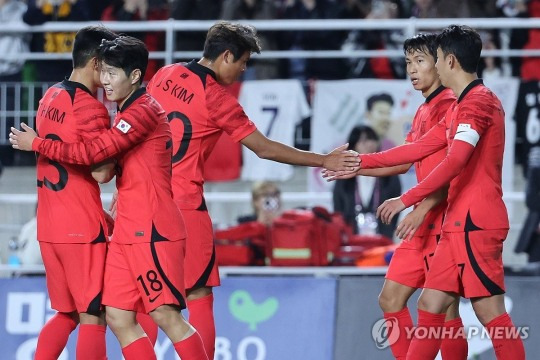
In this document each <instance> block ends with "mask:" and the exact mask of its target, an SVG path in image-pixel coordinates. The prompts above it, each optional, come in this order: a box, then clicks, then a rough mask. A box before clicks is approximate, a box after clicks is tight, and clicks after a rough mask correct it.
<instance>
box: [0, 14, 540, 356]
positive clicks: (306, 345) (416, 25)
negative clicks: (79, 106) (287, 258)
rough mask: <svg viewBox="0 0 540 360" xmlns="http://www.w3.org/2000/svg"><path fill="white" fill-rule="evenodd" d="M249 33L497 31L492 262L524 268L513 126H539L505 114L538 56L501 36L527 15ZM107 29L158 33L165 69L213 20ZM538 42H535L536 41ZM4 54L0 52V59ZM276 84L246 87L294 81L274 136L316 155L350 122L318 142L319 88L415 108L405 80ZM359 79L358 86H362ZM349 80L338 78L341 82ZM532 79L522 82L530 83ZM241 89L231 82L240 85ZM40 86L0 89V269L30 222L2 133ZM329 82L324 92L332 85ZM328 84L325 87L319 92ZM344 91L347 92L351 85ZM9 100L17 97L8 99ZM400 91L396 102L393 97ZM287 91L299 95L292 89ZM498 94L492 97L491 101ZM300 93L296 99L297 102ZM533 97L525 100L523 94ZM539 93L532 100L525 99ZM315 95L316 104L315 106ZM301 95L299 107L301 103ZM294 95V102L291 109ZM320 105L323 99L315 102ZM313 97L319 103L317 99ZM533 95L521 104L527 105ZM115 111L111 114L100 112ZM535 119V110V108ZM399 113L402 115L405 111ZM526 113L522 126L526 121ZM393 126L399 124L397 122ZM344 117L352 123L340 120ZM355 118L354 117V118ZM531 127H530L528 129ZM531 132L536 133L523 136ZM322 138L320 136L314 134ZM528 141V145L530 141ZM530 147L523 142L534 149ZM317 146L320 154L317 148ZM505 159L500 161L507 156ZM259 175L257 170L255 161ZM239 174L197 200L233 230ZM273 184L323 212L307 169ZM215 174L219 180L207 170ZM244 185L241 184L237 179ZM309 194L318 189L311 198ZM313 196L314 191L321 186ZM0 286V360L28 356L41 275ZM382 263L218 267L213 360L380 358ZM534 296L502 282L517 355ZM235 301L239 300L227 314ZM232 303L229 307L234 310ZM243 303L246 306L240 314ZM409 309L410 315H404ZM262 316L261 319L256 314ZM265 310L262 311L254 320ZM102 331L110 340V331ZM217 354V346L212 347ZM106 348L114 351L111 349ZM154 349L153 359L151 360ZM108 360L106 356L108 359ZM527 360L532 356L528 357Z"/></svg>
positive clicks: (476, 345)
mask: <svg viewBox="0 0 540 360" xmlns="http://www.w3.org/2000/svg"><path fill="white" fill-rule="evenodd" d="M250 23H252V24H253V25H255V26H256V27H257V28H258V30H259V31H260V32H263V33H264V32H265V31H266V32H268V31H289V32H291V31H293V32H300V31H301V32H304V33H307V34H309V33H313V32H317V31H318V32H322V31H324V32H336V31H346V32H350V31H359V30H362V31H368V32H369V31H376V30H379V31H395V32H398V33H400V34H401V38H406V37H408V36H411V35H413V34H415V33H417V32H418V31H422V30H428V29H429V30H435V31H436V30H437V29H441V28H443V27H444V26H446V25H449V24H452V23H459V24H467V25H470V26H473V27H475V28H477V29H484V30H485V29H487V30H490V29H497V30H498V31H499V35H500V37H501V39H502V41H501V46H500V48H499V49H491V50H485V51H484V52H483V55H484V56H494V57H497V58H499V59H501V70H502V76H501V78H500V79H498V80H496V81H495V82H497V81H499V84H500V85H499V87H500V88H501V91H507V92H509V94H506V95H507V98H508V99H509V100H508V104H511V105H509V106H510V108H506V112H507V134H510V135H509V136H508V140H509V143H508V146H507V148H506V155H507V157H506V158H505V167H506V168H505V180H504V191H505V200H506V202H507V205H508V208H509V212H510V218H511V231H510V236H509V238H508V240H507V243H506V245H505V251H504V253H503V257H504V260H505V263H506V265H507V266H515V267H520V266H524V265H525V264H526V263H527V256H526V255H524V254H515V253H514V252H513V249H514V246H515V242H516V239H517V236H518V234H519V232H520V230H521V226H522V224H523V221H524V218H525V215H526V213H527V210H526V207H525V204H524V199H525V195H524V189H525V185H526V179H524V177H523V170H522V166H521V165H520V164H521V163H523V155H522V150H523V149H522V148H523V142H524V141H527V139H526V137H523V136H521V137H520V135H523V134H524V129H525V130H526V128H527V121H530V124H532V125H529V126H533V127H534V125H535V124H536V123H538V122H539V120H538V119H535V118H531V117H530V116H527V117H526V119H523V118H514V116H513V114H514V112H515V110H516V105H517V103H518V99H519V98H520V97H521V96H523V95H522V94H521V93H520V88H522V90H523V88H525V85H527V84H529V82H527V80H530V79H524V78H523V77H520V76H511V75H519V73H518V74H512V62H513V60H514V59H515V58H523V57H526V56H539V55H540V50H537V49H523V48H520V49H518V48H512V47H511V46H510V41H505V40H504V39H506V40H509V39H510V37H511V30H512V29H513V30H514V31H516V29H521V30H523V29H535V28H540V21H538V20H537V19H534V18H531V19H516V18H500V17H499V18H482V19H477V18H474V19H473V18H459V19H395V20H378V21H360V20H331V21H330V20H328V19H318V20H263V21H250ZM86 24H87V23H80V22H50V23H46V24H44V25H37V26H33V27H29V26H26V25H24V24H20V25H15V26H13V27H11V26H10V27H9V28H7V27H5V26H2V27H0V36H1V35H2V34H18V33H27V34H34V33H35V34H39V33H46V32H50V31H62V32H67V31H76V30H77V29H79V28H80V27H82V26H84V25H86ZM105 24H106V26H108V27H110V28H112V29H113V30H117V31H121V32H125V33H128V34H129V33H130V32H134V31H137V32H141V31H144V32H146V31H159V32H160V33H161V34H162V35H163V34H164V36H163V39H164V44H165V47H164V48H163V49H161V50H162V51H152V52H151V58H153V59H162V60H163V61H164V62H165V63H171V62H173V61H176V60H178V59H188V58H198V57H200V51H180V50H179V49H177V48H176V47H177V46H176V45H177V43H176V41H175V37H176V38H178V37H182V36H183V35H184V34H189V33H190V31H196V30H199V31H204V30H206V29H207V28H208V27H209V26H211V24H213V21H195V20H191V21H145V22H110V23H105ZM539 47H540V46H539ZM2 56H5V55H0V57H2ZM402 56H403V54H402V51H401V50H400V48H399V46H398V47H395V48H390V47H389V48H385V49H380V50H369V49H351V48H347V47H339V48H338V47H337V46H332V47H331V48H320V49H309V50H306V49H304V50H299V49H285V50H283V49H281V50H270V51H264V50H263V53H262V54H261V55H260V56H255V57H254V58H255V59H259V60H264V59H281V61H288V60H290V59H306V58H310V59H330V60H331V59H358V58H360V59H362V58H363V59H370V58H375V59H377V58H389V59H399V58H401V57H402ZM19 58H21V59H26V60H27V61H32V60H36V59H41V60H46V61H58V60H60V59H69V58H70V54H69V53H39V52H24V53H20V54H19ZM282 80H283V81H285V83H275V82H274V83H272V82H267V81H266V82H265V81H260V80H250V82H249V86H251V87H252V88H254V89H257V88H259V89H260V88H264V87H265V86H266V88H267V89H270V90H269V91H275V92H276V93H281V92H284V91H285V90H284V89H290V88H291V87H292V88H294V87H295V86H298V84H299V85H300V88H301V89H303V90H304V93H303V94H302V95H303V96H304V98H305V100H307V101H308V105H309V111H308V112H306V111H299V112H298V115H297V116H293V115H294V113H293V112H290V113H287V114H289V115H291V116H288V117H285V118H284V122H285V123H286V126H285V129H284V130H283V131H284V133H283V134H281V136H283V138H287V137H288V141H289V142H290V143H292V144H296V145H297V146H301V147H304V148H307V147H308V146H309V145H311V149H313V150H316V151H328V150H331V148H329V146H331V145H332V144H334V143H335V142H337V143H339V141H340V139H339V136H341V137H346V134H347V133H348V128H347V127H349V128H350V126H352V124H348V125H344V126H343V127H341V128H340V129H337V130H334V133H333V134H334V135H335V136H334V137H335V138H334V137H332V138H331V139H329V140H330V141H331V142H332V143H331V144H330V143H325V142H324V139H323V140H320V141H319V140H317V137H320V135H319V134H317V131H321V126H322V127H324V126H325V123H326V124H327V123H328V122H329V121H328V119H329V118H330V117H331V114H329V113H330V112H331V108H328V106H331V104H332V103H334V106H335V103H336V102H339V99H337V100H336V99H330V100H328V96H324V95H321V94H324V91H330V93H334V94H346V93H347V92H348V91H350V96H351V97H353V99H356V101H357V102H358V103H359V104H362V105H359V106H360V108H359V109H357V111H358V113H361V112H362V109H361V107H362V106H363V102H362V99H364V98H365V97H366V95H367V91H366V92H364V91H363V89H370V91H372V92H374V93H375V92H377V91H378V90H377V89H379V88H380V89H386V90H388V91H393V92H396V94H397V96H402V97H403V98H406V97H407V96H410V97H411V99H416V100H411V101H409V102H407V103H406V104H405V103H404V101H400V102H398V103H399V104H400V106H401V107H399V106H398V107H397V108H396V109H395V111H394V112H395V115H396V116H395V118H396V119H397V115H399V114H400V113H403V112H406V111H405V110H407V109H408V110H409V112H410V109H414V107H415V105H414V104H416V106H417V105H418V104H419V101H421V98H420V99H418V97H416V98H414V97H415V96H417V95H418V94H413V95H411V92H412V89H411V87H410V84H409V83H408V82H407V81H406V80H396V79H395V80H366V79H354V80H346V79H330V80H328V81H325V80H319V81H317V80H314V79H304V78H302V79H299V78H296V79H287V80H285V79H282ZM351 81H352V82H354V83H355V85H354V86H355V87H356V88H357V89H359V90H358V91H354V90H352V91H351V83H350V82H351ZM363 81H365V82H366V83H362V82H363ZM348 82H349V83H348ZM534 82H536V81H534V80H533V81H531V83H534ZM247 84H248V82H246V81H244V82H243V83H242V85H240V89H239V92H240V99H241V100H242V95H241V89H242V88H243V87H245V86H246V85H247ZM48 85H50V83H47V82H32V83H30V82H17V83H13V82H2V83H0V105H1V108H0V122H1V127H0V145H1V147H0V149H1V152H2V153H1V157H0V159H2V161H3V162H4V165H7V166H5V168H4V174H3V175H2V177H1V178H0V260H1V263H2V264H6V263H7V262H8V257H9V254H10V249H9V242H10V240H11V239H13V238H15V237H16V236H17V234H18V232H19V230H20V228H21V226H22V224H24V223H25V222H26V221H27V220H28V219H30V218H31V217H32V215H33V212H34V207H35V200H36V197H35V186H34V184H35V174H34V169H33V168H32V166H31V164H32V161H33V160H32V157H31V156H26V155H24V154H19V153H14V152H12V151H11V150H10V149H9V147H8V146H7V145H6V144H7V131H6V130H7V127H8V124H10V123H9V121H13V122H14V124H15V125H16V126H18V125H19V124H20V122H21V121H25V122H27V123H30V124H33V116H34V111H35V104H36V101H37V100H38V99H39V97H40V96H41V93H42V92H43V91H44V89H46V88H47V86H48ZM332 86H335V88H332ZM325 87H326V88H330V90H328V89H326V90H325ZM355 87H352V88H353V89H354V88H355ZM7 94H13V95H14V99H15V102H14V105H15V106H14V107H9V106H8V101H7V97H8V96H7ZM17 94H18V95H17ZM400 94H401V95H400ZM297 95H298V94H297ZM499 96H501V95H499ZM301 97H302V96H300V98H301ZM533 97H535V96H534V95H533ZM536 98H538V96H536ZM325 99H326V100H325ZM305 100H304V101H305ZM301 101H302V100H299V102H301ZM324 101H329V102H328V103H324ZM319 102H322V103H319ZM537 102H538V100H537V101H535V102H534V103H533V104H532V105H531V106H530V108H536V107H537V106H538V104H537ZM110 109H111V111H114V109H113V107H110ZM536 114H537V112H536ZM409 115H410V114H409ZM529 118H531V119H532V120H531V119H529ZM253 120H254V121H255V122H256V123H257V124H258V126H264V121H266V120H267V119H264V118H263V119H261V120H258V119H255V118H254V119H253ZM401 120H403V121H402V122H398V121H396V125H395V129H396V133H395V136H396V138H399V137H400V136H401V137H403V132H404V131H405V130H406V124H407V122H406V119H401ZM401 120H400V121H401ZM351 121H353V120H351ZM353 122H354V121H353ZM533 130H534V129H533ZM534 131H536V130H534ZM322 133H326V132H324V131H322ZM537 141H538V140H537ZM533 145H534V144H533ZM317 146H319V148H317ZM509 154H510V155H509ZM262 166H263V168H264V165H262ZM242 170H243V169H241V168H239V169H238V171H239V172H238V173H237V174H236V175H230V176H233V177H234V176H237V177H240V178H239V179H237V180H233V181H226V182H222V181H210V182H208V183H207V184H206V187H205V189H206V192H207V194H208V195H207V201H208V204H209V209H210V213H211V215H212V218H213V220H214V222H215V223H216V224H218V226H226V225H229V224H232V223H233V222H234V220H235V219H236V217H237V216H238V215H241V214H246V213H249V212H250V211H251V210H250V203H249V200H250V194H249V193H248V192H246V189H248V188H249V187H250V185H251V180H253V178H252V177H250V175H249V174H246V173H244V172H243V171H242ZM272 173H276V174H280V175H279V176H282V177H283V178H281V179H276V180H278V183H279V185H280V187H281V189H282V191H283V200H284V207H285V208H292V207H295V206H306V205H308V206H309V205H323V206H326V207H328V208H331V195H330V194H329V193H328V190H327V189H326V190H325V189H320V188H318V186H317V184H316V183H315V184H314V179H316V174H314V173H313V171H312V170H307V169H304V168H288V169H281V170H278V171H277V172H272ZM217 176H218V177H219V175H217ZM247 179H249V180H247ZM402 180H403V182H404V184H406V185H405V187H406V186H407V184H409V186H410V185H412V182H411V181H414V180H411V174H408V175H405V177H404V178H403V179H402ZM102 190H103V198H104V203H105V205H107V202H108V201H109V199H110V194H111V193H112V191H113V185H111V184H107V185H105V186H104V187H103V189H102ZM315 190H317V192H315ZM321 190H322V191H321ZM0 269H1V275H2V278H0V288H1V289H2V291H1V294H0V344H1V345H2V349H4V350H3V355H2V356H0V357H1V358H2V359H4V358H5V359H21V360H23V359H24V360H26V359H30V358H31V352H32V346H35V338H36V336H37V333H38V332H39V329H40V328H41V326H42V325H43V323H44V321H45V319H46V318H47V316H49V315H50V314H51V312H50V309H48V306H47V298H46V291H45V285H44V281H43V278H42V277H40V276H38V277H31V278H29V277H26V276H24V275H25V273H26V272H27V271H29V272H31V273H36V272H38V273H39V272H40V271H41V270H40V269H39V268H37V269H36V268H30V269H26V270H25V269H24V268H20V267H19V268H16V267H12V266H9V265H1V267H0ZM384 270H385V269H384V268H374V269H362V268H294V269H291V268H270V267H265V268H229V269H226V268H224V269H222V274H223V276H225V277H226V279H225V281H224V286H223V287H222V288H221V289H218V290H217V292H216V298H217V301H216V312H217V323H218V346H217V348H218V351H217V359H304V358H305V359H308V358H309V359H390V358H391V354H390V351H389V350H388V349H386V350H379V349H377V347H376V344H375V342H374V340H373V336H372V326H373V324H374V323H375V322H376V321H377V320H378V319H379V318H380V311H379V309H378V306H377V295H378V292H379V290H380V287H381V285H382V275H383V274H384ZM539 293H540V285H539V282H538V278H535V277H523V276H512V277H508V299H507V302H508V304H511V305H510V306H509V307H511V309H512V310H511V313H512V316H513V318H514V321H515V323H516V325H517V326H529V327H530V332H529V338H528V339H526V340H525V346H526V350H527V352H528V354H535V353H537V351H538V350H540V349H538V348H539V347H540V345H539V344H540V342H539V341H536V340H540V335H538V333H537V330H536V329H538V328H539V325H540V322H539V320H538V319H539V318H540V317H539V316H538V310H537V307H536V306H535V299H537V298H538V295H539ZM238 299H243V302H242V304H247V305H246V306H247V307H245V306H242V307H240V308H238V306H237V305H238V302H237V301H238ZM235 304H236V305H235ZM410 304H411V310H413V309H414V299H411V302H410ZM462 305H463V306H462V312H465V314H466V315H463V316H464V319H465V324H466V326H473V325H474V323H473V321H474V316H473V315H472V314H471V313H470V312H468V311H470V308H469V305H468V304H467V303H466V302H463V304H462ZM250 306H251V308H250ZM411 312H412V313H414V311H411ZM261 313H262V314H263V315H260V314H261ZM265 314H266V315H265ZM109 335H110V334H109ZM73 338H74V336H72V340H70V345H69V347H68V351H67V352H68V353H69V355H67V354H66V357H65V359H68V358H69V359H72V358H74V357H73V354H74V351H73V350H74V347H73V344H74V342H73ZM110 340H112V341H110V342H109V344H110V349H111V352H112V353H111V354H110V355H109V358H110V359H116V358H120V357H119V355H118V352H117V350H115V345H116V344H115V341H114V339H112V338H111V339H110ZM164 343H166V342H165V340H164V339H163V337H160V341H159V342H158V348H159V346H161V347H160V348H159V349H161V350H160V351H161V352H159V351H158V358H161V359H169V358H171V359H172V358H174V356H173V355H172V351H168V352H167V350H168V348H167V346H166V345H163V344H164ZM485 344H486V342H485V341H483V342H482V341H481V340H479V339H475V340H472V341H471V356H472V358H476V359H494V354H493V351H492V350H491V349H490V348H489V341H488V345H487V346H486V345H485ZM220 349H221V350H220ZM114 351H116V352H114ZM160 354H161V355H160ZM115 356H117V357H115ZM531 358H534V355H532V357H531Z"/></svg>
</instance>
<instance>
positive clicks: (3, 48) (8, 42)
mask: <svg viewBox="0 0 540 360" xmlns="http://www.w3.org/2000/svg"><path fill="white" fill-rule="evenodd" d="M26 9H27V6H26V4H25V3H24V2H22V1H19V0H0V23H2V26H5V27H6V28H8V27H12V26H14V25H20V24H22V23H23V21H22V17H23V14H24V13H26ZM28 49H29V48H28V39H26V36H25V34H14V33H1V34H0V54H2V57H0V82H7V81H17V82H18V81H21V80H22V68H23V65H24V60H22V59H21V58H20V54H21V53H24V52H28ZM8 103H9V101H8Z"/></svg>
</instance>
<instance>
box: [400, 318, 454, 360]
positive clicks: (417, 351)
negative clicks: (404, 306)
mask: <svg viewBox="0 0 540 360" xmlns="http://www.w3.org/2000/svg"><path fill="white" fill-rule="evenodd" d="M445 317H446V314H433V313H430V312H427V311H423V310H420V309H418V326H417V327H416V330H415V331H414V336H413V338H412V341H411V346H409V351H408V352H407V360H433V359H435V357H436V356H437V353H438V352H439V348H440V347H441V336H440V334H441V333H442V328H443V326H444V318H445Z"/></svg>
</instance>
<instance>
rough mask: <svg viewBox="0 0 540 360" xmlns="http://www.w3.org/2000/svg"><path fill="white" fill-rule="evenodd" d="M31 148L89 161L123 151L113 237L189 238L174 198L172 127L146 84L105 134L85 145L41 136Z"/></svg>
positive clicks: (122, 239) (127, 241) (55, 157)
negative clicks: (46, 138)
mask: <svg viewBox="0 0 540 360" xmlns="http://www.w3.org/2000/svg"><path fill="white" fill-rule="evenodd" d="M32 149H34V150H35V151H38V152H39V153H41V154H43V155H44V156H46V157H48V158H51V159H53V160H59V161H66V162H70V163H75V164H86V165H88V164H93V163H99V162H101V161H103V160H105V159H107V158H110V157H112V156H114V155H117V154H120V157H119V160H118V165H119V166H118V170H117V178H116V187H117V188H118V203H117V207H118V208H117V218H116V221H115V225H114V233H113V241H116V242H119V243H123V244H134V243H143V242H150V241H159V240H163V239H164V238H165V239H167V240H170V241H176V240H181V239H184V238H185V237H186V236H185V229H184V222H183V220H182V216H181V215H180V211H179V210H178V208H177V206H176V205H175V204H174V201H173V198H172V190H171V156H172V140H171V131H170V126H169V123H168V121H167V118H166V117H165V112H164V111H163V109H162V108H161V106H159V104H158V103H157V102H156V101H155V100H154V99H153V98H152V97H151V96H150V95H148V94H147V93H146V91H145V89H144V88H141V89H139V90H137V91H135V92H134V93H133V94H132V95H131V97H130V98H129V99H127V100H126V102H125V103H124V105H123V107H122V108H121V109H120V110H119V111H118V113H117V114H116V118H115V121H114V124H113V127H112V128H111V129H110V130H108V131H107V132H104V133H103V134H101V135H100V136H98V137H95V138H93V139H91V140H90V141H87V142H84V143H83V142H79V143H61V142H58V141H51V140H44V139H41V138H36V139H35V140H34V142H33V143H32Z"/></svg>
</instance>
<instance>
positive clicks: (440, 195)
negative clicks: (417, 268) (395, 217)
mask: <svg viewBox="0 0 540 360" xmlns="http://www.w3.org/2000/svg"><path fill="white" fill-rule="evenodd" d="M447 196H448V187H447V186H445V187H444V188H441V189H439V190H438V191H436V192H434V193H432V194H430V195H429V196H428V197H427V198H425V199H424V201H422V202H421V203H420V204H419V205H418V206H417V207H416V208H415V209H414V210H413V211H411V212H410V213H408V214H407V215H406V216H405V218H404V219H403V220H401V222H400V223H399V225H398V226H397V228H396V235H397V237H398V238H400V239H403V240H407V241H409V240H411V238H412V237H413V236H414V234H415V233H416V230H418V228H419V227H420V225H421V224H422V223H423V222H424V218H425V217H426V214H427V213H428V212H429V211H430V210H431V209H433V208H434V207H435V206H437V205H438V204H439V203H440V202H441V201H443V200H444V199H446V198H447ZM383 221H384V220H383ZM389 221H392V219H389Z"/></svg>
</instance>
